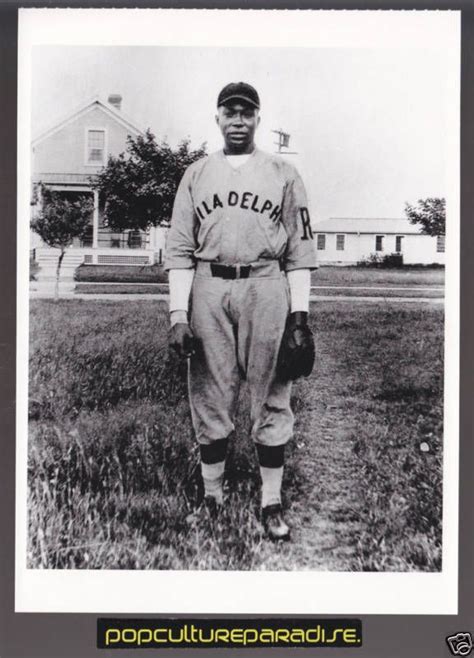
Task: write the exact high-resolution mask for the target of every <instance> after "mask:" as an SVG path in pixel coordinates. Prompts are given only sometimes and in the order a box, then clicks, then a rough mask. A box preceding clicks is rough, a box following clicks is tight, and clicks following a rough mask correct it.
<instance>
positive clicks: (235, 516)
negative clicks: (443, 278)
mask: <svg viewBox="0 0 474 658" xmlns="http://www.w3.org/2000/svg"><path fill="white" fill-rule="evenodd" d="M131 305H133V308H132V307H131ZM443 319H444V318H443V311H442V308H440V307H432V306H426V305H425V306H422V305H413V304H411V305H409V304H406V305H405V304H400V303H399V304H396V305H395V304H394V305H390V304H389V303H388V302H387V303H380V304H378V305H376V306H375V305H373V304H372V305H369V304H364V303H358V304H357V306H350V305H348V304H344V303H341V302H337V301H330V302H326V303H324V305H323V304H313V305H312V316H311V322H312V326H313V328H314V330H315V335H316V343H317V354H318V357H317V363H316V367H315V370H314V372H313V374H312V376H311V377H310V378H309V379H308V380H303V381H300V382H297V383H296V385H295V386H294V391H293V400H292V403H293V407H294V410H295V412H296V426H295V437H294V440H293V441H292V442H291V444H290V446H289V448H288V460H287V468H286V470H285V483H284V489H285V500H284V502H285V506H286V508H287V517H288V521H289V522H290V524H291V525H292V527H293V541H292V542H290V543H288V544H284V545H274V544H271V543H270V542H268V541H267V540H266V539H265V538H264V537H263V535H262V530H261V526H260V523H259V520H258V490H259V476H258V468H257V465H256V458H255V453H254V448H253V446H252V445H251V444H250V442H249V439H248V437H247V428H248V417H247V413H246V405H245V402H246V391H245V388H244V389H243V391H242V396H241V404H240V410H239V413H238V417H239V418H238V431H237V433H236V436H235V437H234V440H233V442H232V448H231V453H230V455H229V459H228V464H229V469H228V473H227V479H226V492H227V494H226V495H227V504H226V509H225V512H224V513H223V514H222V515H221V517H220V518H219V519H218V520H217V522H215V523H211V522H210V520H209V519H208V518H207V517H206V516H199V515H195V514H193V511H194V509H195V507H196V501H197V500H198V498H199V495H200V492H199V489H200V479H199V470H198V453H197V448H196V445H195V443H194V440H193V436H192V429H191V423H190V417H189V411H188V405H187V401H186V390H185V371H184V368H183V366H182V365H180V364H178V363H177V362H176V361H175V360H174V359H173V358H172V357H170V356H169V355H168V353H167V350H166V334H167V327H166V320H167V318H166V311H165V306H164V304H163V303H161V302H159V301H134V302H126V301H123V302H122V301H114V302H104V301H92V300H91V301H89V300H85V301H82V300H71V301H61V302H59V303H57V304H55V303H54V302H52V301H48V300H41V301H40V300H35V301H32V302H31V324H30V327H31V340H30V392H29V393H30V435H29V455H28V481H29V498H28V505H29V541H28V566H29V567H47V568H92V569H96V568H112V569H115V568H117V569H125V568H128V569H135V568H141V569H243V570H249V569H268V570H273V569H286V570H289V569H314V570H338V571H342V570H345V571H347V570H353V571H354V570H355V571H383V570H385V571H407V570H423V571H436V570H439V569H440V568H441V508H442V500H441V488H442V487H441V485H442V479H441V467H442V420H443V418H442V393H443V380H442V373H443Z"/></svg>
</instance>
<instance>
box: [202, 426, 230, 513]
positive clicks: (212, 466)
mask: <svg viewBox="0 0 474 658" xmlns="http://www.w3.org/2000/svg"><path fill="white" fill-rule="evenodd" d="M227 444H228V439H218V440H217V441H212V443H209V444H201V445H200V452H201V473H202V480H203V483H204V495H205V496H212V498H214V499H215V500H216V502H217V503H219V504H222V499H223V491H222V484H223V481H224V467H225V456H226V453H227Z"/></svg>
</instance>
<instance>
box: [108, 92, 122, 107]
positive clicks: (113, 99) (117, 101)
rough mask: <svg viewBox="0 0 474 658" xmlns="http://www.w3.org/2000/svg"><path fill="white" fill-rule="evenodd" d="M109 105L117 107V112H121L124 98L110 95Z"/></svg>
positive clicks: (118, 95)
mask: <svg viewBox="0 0 474 658" xmlns="http://www.w3.org/2000/svg"><path fill="white" fill-rule="evenodd" d="M109 103H110V104H111V105H113V106H114V107H115V109H116V110H119V111H120V108H121V107H122V96H121V95H120V94H110V96H109Z"/></svg>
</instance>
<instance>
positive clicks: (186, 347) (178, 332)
mask: <svg viewBox="0 0 474 658" xmlns="http://www.w3.org/2000/svg"><path fill="white" fill-rule="evenodd" d="M169 343H170V347H171V348H172V349H173V350H174V351H175V352H176V353H177V355H178V356H179V357H181V358H183V359H187V358H189V357H190V356H192V355H193V354H195V352H196V346H197V341H196V338H195V336H194V334H193V332H192V331H191V328H190V326H189V324H188V323H187V322H177V323H176V324H174V325H173V326H172V327H171V329H170V339H169Z"/></svg>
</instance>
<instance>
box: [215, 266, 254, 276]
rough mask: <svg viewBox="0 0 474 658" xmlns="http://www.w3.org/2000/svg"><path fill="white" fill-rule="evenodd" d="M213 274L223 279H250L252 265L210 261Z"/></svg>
mask: <svg viewBox="0 0 474 658" xmlns="http://www.w3.org/2000/svg"><path fill="white" fill-rule="evenodd" d="M210 265H211V274H212V276H217V277H219V278H221V279H248V278H249V274H250V270H251V268H252V266H251V265H222V263H210Z"/></svg>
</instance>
